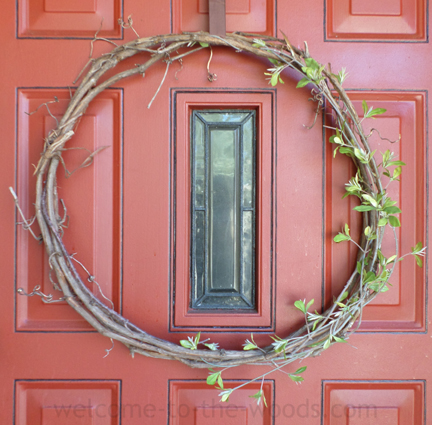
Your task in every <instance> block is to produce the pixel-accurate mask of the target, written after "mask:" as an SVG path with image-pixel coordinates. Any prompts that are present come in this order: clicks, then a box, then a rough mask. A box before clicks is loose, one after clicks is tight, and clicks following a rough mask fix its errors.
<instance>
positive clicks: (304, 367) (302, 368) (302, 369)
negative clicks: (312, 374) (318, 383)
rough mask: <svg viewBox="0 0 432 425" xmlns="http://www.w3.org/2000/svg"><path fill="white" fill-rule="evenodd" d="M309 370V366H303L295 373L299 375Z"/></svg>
mask: <svg viewBox="0 0 432 425" xmlns="http://www.w3.org/2000/svg"><path fill="white" fill-rule="evenodd" d="M306 369H307V366H303V367H300V368H298V369H297V370H296V371H295V372H294V373H295V374H296V375H298V374H299V373H303V372H304V371H305V370H306Z"/></svg>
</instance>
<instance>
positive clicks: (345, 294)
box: [340, 291, 348, 301]
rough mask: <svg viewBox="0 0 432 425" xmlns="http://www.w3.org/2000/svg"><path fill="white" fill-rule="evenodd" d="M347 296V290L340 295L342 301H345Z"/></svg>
mask: <svg viewBox="0 0 432 425" xmlns="http://www.w3.org/2000/svg"><path fill="white" fill-rule="evenodd" d="M346 297H348V291H345V292H344V293H343V294H342V296H341V297H340V301H343V300H344V299H345V298H346Z"/></svg>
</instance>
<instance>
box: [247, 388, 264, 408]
mask: <svg viewBox="0 0 432 425" xmlns="http://www.w3.org/2000/svg"><path fill="white" fill-rule="evenodd" d="M249 397H251V398H255V399H256V401H257V405H259V404H260V401H261V399H262V401H263V402H264V406H265V407H267V401H266V398H265V396H264V392H263V390H259V391H258V392H257V393H256V394H254V395H250V396H249Z"/></svg>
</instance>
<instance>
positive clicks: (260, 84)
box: [0, 0, 432, 425]
mask: <svg viewBox="0 0 432 425" xmlns="http://www.w3.org/2000/svg"><path fill="white" fill-rule="evenodd" d="M291 3H292V4H289V2H286V1H279V2H277V3H276V1H275V0H265V1H254V0H250V1H231V2H230V1H228V2H227V30H228V31H234V30H240V31H248V32H254V33H265V34H270V35H274V34H276V29H282V30H283V31H284V32H285V33H286V34H287V35H288V37H289V38H290V40H291V42H292V43H294V44H302V43H303V41H304V40H307V42H308V44H309V48H310V50H311V54H312V55H313V56H314V57H315V58H316V59H317V60H319V61H320V62H322V63H327V62H331V64H332V67H333V69H334V70H339V69H341V68H342V67H346V68H347V70H348V72H349V78H348V80H347V81H346V83H345V86H346V87H349V88H350V90H349V92H350V93H351V97H352V99H353V100H354V103H355V106H356V107H358V109H359V111H361V101H362V100H366V101H367V102H368V104H369V105H373V106H374V107H383V108H386V109H387V112H386V113H385V114H384V115H383V116H381V117H380V118H378V119H376V120H375V121H373V122H372V121H371V122H370V123H368V122H366V124H365V125H366V126H369V127H374V128H377V129H378V130H379V131H380V133H381V135H382V136H383V137H387V138H389V139H391V140H395V139H398V137H399V134H400V135H401V141H400V143H398V144H394V145H391V147H390V149H392V150H393V151H394V152H396V154H397V155H398V156H399V157H400V159H401V160H403V161H404V162H406V163H407V166H406V167H404V172H403V174H402V178H401V182H400V183H398V184H396V185H394V186H393V188H392V189H391V190H392V191H393V192H392V196H393V197H394V198H396V199H398V200H399V203H400V205H401V208H402V211H403V214H402V215H401V221H402V224H403V227H402V231H401V232H400V235H399V236H400V238H401V241H402V242H401V251H402V252H403V253H405V252H408V251H409V250H410V247H411V246H414V244H415V242H416V241H418V240H422V241H424V242H425V245H428V243H427V238H428V233H427V229H428V224H429V221H428V220H429V217H428V215H427V206H428V196H429V192H428V186H427V183H428V180H427V179H428V163H429V162H428V160H429V156H430V153H429V151H428V140H427V126H428V102H429V100H428V90H430V88H431V80H430V77H429V73H428V65H430V59H429V58H430V56H431V48H430V45H429V42H428V41H429V40H428V20H427V19H428V15H427V10H426V9H427V2H426V1H424V0H423V1H422V0H404V1H403V2H399V1H393V0H388V1H385V2H384V1H381V2H372V1H365V0H363V1H359V0H350V1H349V0H326V2H325V3H324V4H323V2H322V1H317V0H306V1H304V2H302V3H301V5H300V4H297V3H295V2H294V3H293V2H291ZM129 14H133V19H134V28H135V29H136V30H137V32H138V33H139V34H140V36H149V35H154V34H163V33H169V32H180V31H197V30H206V25H207V24H206V19H207V15H206V2H205V1H201V0H200V1H198V0H190V1H189V0H172V1H171V2H170V1H169V0H162V1H159V2H152V1H141V2H138V1H135V0H125V1H124V2H122V1H121V0H103V1H102V0H100V1H98V2H95V1H90V0H80V1H69V0H57V1H53V0H44V1H42V0H40V1H39V0H38V1H32V2H30V1H24V0H17V2H16V4H14V3H12V2H3V5H2V16H3V20H2V26H1V28H0V31H1V40H2V45H1V53H2V56H1V57H2V66H1V69H0V73H1V74H0V75H1V77H2V78H1V81H2V83H3V85H2V96H1V100H0V102H1V117H2V130H3V131H2V142H3V143H2V155H1V157H0V161H1V172H2V180H1V181H2V190H1V191H0V197H1V205H2V208H1V210H0V214H1V216H0V220H1V227H2V244H1V245H0V249H1V256H0V262H1V270H2V296H1V297H0V303H1V311H2V321H1V338H0V353H1V380H0V382H1V391H2V392H1V399H2V409H1V410H0V418H1V422H2V423H5V424H6V423H15V424H19V425H21V424H30V423H31V424H44V425H47V424H57V423H61V424H78V423H79V424H82V423H88V424H90V423H94V424H119V423H123V424H138V423H139V424H141V423H146V424H147V423H148V424H160V423H168V424H204V423H205V424H216V423H218V424H219V423H222V422H223V423H226V424H228V423H230V424H231V423H232V424H234V423H235V424H261V423H263V424H270V423H275V424H285V423H290V424H291V423H292V424H305V423H307V424H329V425H335V424H342V423H344V424H347V423H349V424H350V425H353V424H380V425H382V424H404V425H405V424H415V425H419V424H426V423H428V422H427V420H429V419H426V407H427V406H428V405H431V395H430V394H431V392H430V391H426V389H427V386H428V383H429V382H430V379H431V368H430V355H431V354H432V353H431V336H430V334H429V330H428V324H429V322H428V320H429V319H428V314H427V312H428V308H427V305H428V299H427V275H426V272H427V262H426V267H424V268H423V269H416V268H415V266H414V261H412V259H406V260H404V261H403V262H401V263H400V266H399V267H398V269H397V271H396V274H395V276H394V278H393V279H392V283H393V287H392V288H391V290H390V291H388V292H387V293H385V294H382V295H381V296H380V297H379V298H378V299H377V300H376V301H374V303H373V305H370V306H368V307H367V308H366V311H365V314H364V320H363V323H362V325H361V329H360V331H359V332H358V333H357V334H356V335H354V336H353V337H352V338H350V340H349V342H350V344H352V346H351V345H348V344H338V345H336V346H333V347H332V348H331V349H330V350H328V351H327V352H324V353H323V354H322V356H321V357H319V358H315V359H308V360H306V361H304V362H303V363H302V365H305V366H307V371H306V372H305V373H304V378H305V381H304V382H303V383H302V384H301V385H300V386H296V385H295V384H294V383H293V382H292V381H291V380H290V379H289V377H288V376H287V375H286V374H284V373H280V372H279V373H274V374H271V375H268V376H267V379H266V380H265V382H264V391H265V394H266V397H267V401H268V404H269V406H268V407H267V408H263V406H262V405H260V406H259V407H258V406H256V404H255V400H254V399H252V398H249V397H248V396H250V395H252V394H254V393H255V392H256V391H257V388H258V387H259V384H253V385H251V386H246V387H244V388H243V389H241V390H239V391H238V392H237V393H235V395H234V396H233V397H231V399H230V403H229V404H223V405H221V404H220V403H219V401H218V400H219V397H218V390H215V389H212V388H210V387H208V386H207V385H206V383H205V379H206V375H207V373H206V371H203V370H192V369H189V368H187V367H186V366H184V365H180V364H177V363H173V362H164V361H161V360H154V359H149V358H142V357H138V356H135V358H131V356H130V355H129V353H128V351H127V350H126V349H125V348H124V347H123V346H121V345H120V344H119V343H116V344H115V345H114V348H113V350H112V351H110V352H109V355H106V354H107V352H106V350H109V349H110V348H111V341H110V340H108V339H106V338H103V337H102V336H100V335H98V334H97V333H96V332H94V331H93V330H92V329H91V328H90V327H89V325H88V324H87V323H86V322H85V321H84V320H83V319H82V318H81V317H79V316H77V315H76V314H74V312H73V311H72V310H71V309H70V308H69V307H68V306H67V305H65V304H64V303H62V302H59V303H51V304H45V303H43V302H42V300H41V299H40V298H39V297H37V296H34V297H25V296H20V295H18V294H17V289H18V288H23V289H24V290H25V291H26V292H27V293H31V292H32V290H33V288H34V287H35V286H36V285H40V286H41V291H42V292H43V293H52V294H53V296H54V298H55V299H57V298H58V297H59V296H60V295H61V294H60V293H58V292H57V291H55V290H54V289H53V288H52V283H51V281H50V279H54V277H53V276H51V273H50V268H49V261H48V259H47V258H46V257H45V255H44V252H43V250H42V247H41V245H39V244H38V243H37V242H36V241H35V240H34V239H32V238H31V235H30V234H29V232H26V231H24V230H23V229H22V227H18V228H17V229H15V227H14V222H15V221H20V218H19V216H18V215H17V214H16V212H15V210H14V204H13V200H12V198H11V196H10V194H9V191H8V190H7V187H8V186H13V187H15V190H16V192H17V193H18V197H19V200H20V205H21V207H22V209H23V211H24V212H25V214H26V215H27V216H31V215H32V202H34V185H35V182H34V179H33V177H32V170H33V168H32V164H35V163H36V162H37V161H38V158H39V153H40V152H41V150H42V146H43V137H44V136H45V135H46V134H47V132H48V130H49V129H50V128H52V127H53V126H54V125H55V119H56V118H58V117H60V116H61V114H62V112H63V111H64V110H65V107H66V105H67V103H68V99H69V97H70V92H69V87H71V89H72V90H73V87H74V83H73V82H72V81H73V80H74V79H75V78H76V76H77V75H78V73H79V71H80V70H81V69H82V67H83V66H84V65H85V63H86V62H87V60H88V57H87V55H88V53H89V50H90V41H91V39H92V38H93V36H94V33H95V31H96V30H97V28H99V26H100V22H101V19H102V18H104V20H103V25H102V30H101V31H100V33H99V35H100V36H101V37H104V38H107V39H109V40H111V41H112V42H114V43H118V44H120V43H123V42H124V41H128V40H131V39H133V38H134V34H133V32H132V31H131V30H122V29H121V28H120V27H119V26H118V24H117V20H118V18H120V17H121V16H128V15H129ZM110 48H111V46H109V44H108V43H104V42H97V43H95V44H94V52H93V54H94V56H97V55H99V54H101V53H103V52H107V51H109V49H110ZM208 59H209V52H208V51H207V50H203V51H201V52H199V53H197V54H196V55H195V57H193V56H190V57H187V58H185V59H184V61H183V64H182V65H181V66H180V64H178V63H174V64H172V66H171V67H170V69H169V71H168V74H167V77H166V79H165V81H164V84H163V85H162V87H161V89H160V91H159V92H158V94H157V96H156V97H155V99H154V101H153V103H152V105H151V107H150V108H148V105H149V103H150V102H151V99H152V98H153V96H154V95H155V93H156V91H157V89H158V87H159V84H160V82H161V79H162V76H163V73H164V72H165V66H164V65H163V64H162V65H157V66H155V67H154V68H152V69H150V70H149V71H148V72H147V73H146V75H145V78H144V79H142V78H141V77H136V78H133V79H131V80H128V81H123V82H122V83H121V84H118V85H116V86H115V87H112V88H110V89H109V90H106V91H105V92H104V93H103V94H102V95H100V96H99V97H98V98H97V99H96V100H95V101H93V102H92V104H91V106H90V107H89V109H88V110H87V112H86V115H85V117H83V119H82V121H81V123H80V127H79V131H78V133H77V135H76V137H75V138H74V139H73V141H71V144H70V147H73V148H86V149H88V150H90V151H94V150H95V149H98V148H100V147H102V146H108V148H107V149H105V150H103V151H102V152H101V153H100V154H98V155H97V157H96V158H95V161H94V163H93V164H92V165H91V166H89V167H86V168H78V167H79V166H80V164H81V163H82V162H83V160H84V159H85V158H86V157H87V155H88V153H86V151H85V150H82V149H72V150H69V151H66V152H65V153H64V159H65V167H67V170H69V172H73V171H74V170H75V169H77V171H76V172H73V174H72V175H70V176H69V174H68V172H67V171H65V175H64V176H60V177H59V182H58V185H59V192H60V194H61V196H62V194H63V193H64V200H65V205H66V207H67V216H69V221H70V223H69V228H68V229H66V231H65V235H64V240H65V243H66V245H67V246H68V249H69V250H70V252H76V255H75V258H76V260H78V261H80V262H82V263H83V265H84V266H85V267H86V268H87V269H88V270H89V273H90V274H91V275H92V276H95V277H96V281H97V282H98V283H99V284H100V287H101V290H102V291H103V294H104V295H105V296H106V297H107V298H109V299H110V300H112V302H113V303H114V306H115V308H116V310H117V311H120V312H121V313H122V314H123V315H124V316H125V317H127V318H128V319H129V320H130V321H131V322H133V323H135V324H137V325H138V326H140V327H142V328H143V329H145V330H146V331H148V332H150V333H152V334H154V335H157V336H159V337H161V338H165V339H168V340H171V341H179V340H180V339H185V338H186V336H188V335H189V336H190V335H194V334H195V333H196V332H198V331H201V332H202V337H203V338H211V340H212V341H215V342H219V343H220V346H221V347H223V348H238V349H240V348H241V344H242V343H243V341H244V340H245V339H246V338H249V337H250V333H253V334H254V336H255V339H256V341H257V342H259V343H260V344H268V343H269V342H271V340H270V336H272V335H274V334H275V333H276V334H278V335H285V334H288V333H289V332H290V331H292V330H293V329H295V328H296V327H298V326H299V324H300V323H301V321H302V318H301V317H300V316H299V313H298V311H296V310H295V309H294V308H293V303H294V301H295V300H297V299H303V298H306V299H308V300H309V299H312V298H313V299H314V300H315V304H314V306H315V307H316V308H317V309H320V308H322V306H323V305H328V303H330V302H331V300H332V295H333V294H336V293H337V292H338V290H340V288H341V285H342V284H343V281H344V279H345V278H346V276H347V275H348V273H349V272H350V270H351V268H352V264H353V259H354V256H355V251H354V250H353V247H352V246H351V247H350V246H349V245H347V244H345V245H338V246H335V244H334V243H333V242H332V238H333V236H334V234H335V233H336V232H337V231H338V230H339V229H340V228H341V226H342V224H343V223H345V222H348V223H349V224H350V227H351V228H353V229H354V231H355V229H357V228H358V227H359V224H360V223H359V218H358V217H357V216H355V215H354V214H352V212H351V210H352V207H353V205H351V204H350V203H349V201H347V200H341V196H342V194H343V184H344V183H345V182H347V181H348V179H349V178H350V176H351V174H352V172H353V170H352V168H351V167H350V165H349V163H348V162H346V161H344V160H343V159H341V158H339V157H337V158H336V159H335V160H333V159H332V152H331V149H330V148H329V147H328V146H326V145H325V143H324V141H325V139H327V138H328V136H329V135H328V134H327V133H325V132H323V125H322V124H323V123H322V121H320V119H319V120H318V123H317V124H316V125H315V126H314V127H313V128H312V129H311V130H308V129H306V128H305V125H310V124H311V123H312V122H313V119H314V105H312V104H311V103H310V102H308V98H309V96H310V93H309V92H308V91H307V90H306V89H302V90H299V89H295V85H296V82H297V80H298V77H297V76H295V75H293V74H289V73H287V74H286V75H284V76H283V79H284V81H285V84H284V85H281V84H279V85H278V86H277V87H274V88H273V87H271V86H269V85H268V84H267V81H265V79H264V72H265V71H266V68H268V67H269V65H268V64H267V63H265V62H264V61H260V60H258V59H256V58H251V57H247V56H246V55H243V54H241V53H235V52H233V51H227V50H225V49H214V52H213V58H212V61H211V63H210V70H211V72H213V73H216V74H217V80H216V81H213V82H209V81H208V79H207V69H206V66H207V61H208ZM54 99H57V100H58V101H56V102H54V103H49V105H48V106H49V110H50V113H49V112H48V110H47V109H46V108H45V107H41V108H40V109H39V110H38V111H37V112H36V113H34V114H32V115H27V114H26V113H27V112H33V111H36V109H37V108H38V107H39V105H41V104H43V103H45V102H50V101H52V100H54ZM202 109H227V110H228V109H229V110H233V109H234V110H250V111H255V112H256V114H257V131H258V140H259V142H260V143H261V144H260V151H259V152H260V157H259V158H260V162H258V164H257V167H261V168H260V170H261V172H260V174H259V175H260V176H261V177H262V178H263V180H262V181H260V182H259V184H258V188H259V189H258V194H259V196H261V197H260V198H259V200H260V206H259V208H260V210H259V211H260V213H259V217H260V218H259V219H260V220H261V219H262V222H259V227H257V228H259V229H260V231H262V233H261V234H260V236H259V239H258V240H257V241H258V242H259V246H258V249H257V252H258V258H257V264H258V262H261V263H259V264H260V266H259V267H257V269H258V270H259V271H260V275H259V276H258V277H257V279H256V282H257V289H256V291H257V296H256V298H255V299H256V307H255V309H254V310H253V311H249V312H247V313H245V312H244V311H242V312H239V311H234V312H233V311H224V312H223V313H220V312H218V313H215V312H212V311H210V312H209V311H207V312H200V313H199V314H194V313H190V311H189V298H188V297H189V296H190V295H189V294H190V290H189V286H188V285H189V280H188V270H187V268H188V263H189V262H188V258H189V255H190V254H189V253H190V251H189V247H188V243H189V242H188V241H189V240H190V238H189V232H190V230H189V229H190V227H191V226H190V223H189V222H190V216H189V215H188V210H189V206H188V203H187V200H186V201H185V199H187V195H188V193H189V192H190V188H189V186H188V185H187V180H188V175H189V173H190V169H188V166H189V163H188V156H187V155H186V153H185V152H186V151H187V150H188V146H190V145H189V137H190V119H189V117H190V114H191V113H192V112H193V111H197V110H198V111H199V110H202ZM372 140H373V144H375V145H376V147H377V149H378V151H379V150H381V151H384V150H385V149H387V146H388V142H387V141H385V140H380V139H379V137H376V136H375V135H374V136H373V139H372ZM66 177H68V178H66ZM185 197H186V198H185ZM33 228H34V230H35V232H36V233H38V232H37V226H36V225H35V226H33ZM387 248H388V249H389V250H391V249H392V247H391V241H390V240H389V241H388V247H387ZM77 264H78V263H77ZM82 272H83V276H84V277H86V273H85V272H84V270H82ZM91 285H92V286H91ZM89 286H90V287H91V289H92V290H93V291H94V293H95V294H96V295H97V296H99V297H101V295H100V291H99V289H98V287H97V285H96V284H95V283H93V284H92V283H89ZM353 346H354V347H355V348H353ZM297 366H298V365H293V366H292V368H289V367H288V368H287V372H292V371H293V370H295V368H296V367H297ZM266 370H268V369H265V368H263V367H262V368H260V367H241V368H238V369H233V370H229V371H226V372H224V378H225V380H226V381H227V382H228V383H230V384H231V385H237V384H239V383H241V382H244V381H247V380H249V379H252V378H254V377H255V376H257V375H259V374H261V373H264V372H265V371H266ZM429 416H430V414H429V415H428V417H429Z"/></svg>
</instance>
